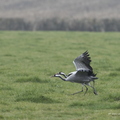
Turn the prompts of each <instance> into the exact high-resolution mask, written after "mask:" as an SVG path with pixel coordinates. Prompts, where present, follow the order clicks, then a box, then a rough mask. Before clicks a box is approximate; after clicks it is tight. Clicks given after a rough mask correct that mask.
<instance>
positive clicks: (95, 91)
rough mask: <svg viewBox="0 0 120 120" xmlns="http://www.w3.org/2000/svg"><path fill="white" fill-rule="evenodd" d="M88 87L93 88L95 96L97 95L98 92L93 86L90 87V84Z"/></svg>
mask: <svg viewBox="0 0 120 120" xmlns="http://www.w3.org/2000/svg"><path fill="white" fill-rule="evenodd" d="M87 85H88V86H90V87H91V88H93V93H94V94H95V95H97V92H96V90H95V88H94V87H93V86H92V85H90V83H88V84H87Z"/></svg>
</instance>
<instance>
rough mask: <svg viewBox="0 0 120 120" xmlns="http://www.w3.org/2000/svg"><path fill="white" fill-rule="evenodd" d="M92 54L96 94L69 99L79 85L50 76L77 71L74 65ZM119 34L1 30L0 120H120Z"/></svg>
mask: <svg viewBox="0 0 120 120" xmlns="http://www.w3.org/2000/svg"><path fill="white" fill-rule="evenodd" d="M86 50H88V51H89V53H90V56H91V59H92V63H91V65H92V67H93V68H94V72H95V73H97V77H98V78H99V79H98V80H96V85H95V88H96V89H97V92H98V95H97V96H96V95H94V94H93V91H92V89H91V88H89V90H88V92H87V94H86V95H85V96H84V94H83V93H80V94H76V95H69V94H71V93H74V92H77V91H80V90H81V85H79V84H77V83H70V82H64V81H61V80H59V79H58V78H51V77H50V76H51V75H53V74H55V73H57V72H59V71H63V72H65V73H69V72H71V71H74V70H75V67H74V65H73V64H72V61H73V60H74V59H75V58H76V57H77V56H79V55H80V54H81V53H83V52H85V51H86ZM119 55H120V34H119V33H117V32H116V33H115V32H109V33H99V32H97V33H94V32H92V33H90V32H14V31H13V32H7V31H6V32H3V31H0V96H1V98H0V119H2V120H63V119H64V120H81V119H82V120H119V119H120V66H119V65H120V64H119V58H120V57H119Z"/></svg>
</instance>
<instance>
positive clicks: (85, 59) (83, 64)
mask: <svg viewBox="0 0 120 120" xmlns="http://www.w3.org/2000/svg"><path fill="white" fill-rule="evenodd" d="M90 62H91V58H90V57H89V54H88V51H86V52H84V53H83V54H81V55H80V56H79V57H77V58H76V59H75V60H74V61H73V63H74V65H75V67H76V70H84V71H89V70H90V71H92V70H93V69H92V67H91V66H90Z"/></svg>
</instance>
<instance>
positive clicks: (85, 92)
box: [84, 84, 88, 95]
mask: <svg viewBox="0 0 120 120" xmlns="http://www.w3.org/2000/svg"><path fill="white" fill-rule="evenodd" d="M84 86H85V87H86V91H85V93H84V95H85V94H86V93H87V91H88V88H87V86H86V85H85V84H84Z"/></svg>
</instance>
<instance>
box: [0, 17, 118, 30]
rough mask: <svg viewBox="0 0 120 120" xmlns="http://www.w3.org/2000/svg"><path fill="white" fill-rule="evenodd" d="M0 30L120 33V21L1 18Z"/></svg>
mask: <svg viewBox="0 0 120 120" xmlns="http://www.w3.org/2000/svg"><path fill="white" fill-rule="evenodd" d="M0 30H23V31H47V30H48V31H49V30H59V31H98V32H99V31H100V32H101V31H120V19H73V20H69V19H60V18H49V19H43V20H37V21H27V20H24V19H22V18H0Z"/></svg>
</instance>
